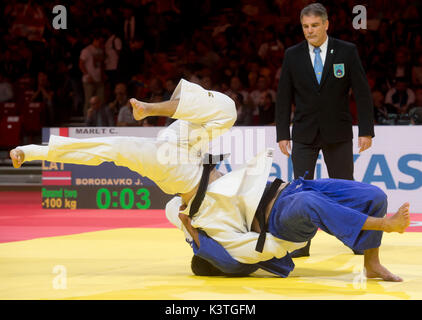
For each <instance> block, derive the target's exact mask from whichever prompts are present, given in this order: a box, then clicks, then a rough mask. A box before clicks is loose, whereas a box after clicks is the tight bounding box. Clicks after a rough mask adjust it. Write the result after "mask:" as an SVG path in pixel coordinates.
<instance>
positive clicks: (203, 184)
mask: <svg viewBox="0 0 422 320" xmlns="http://www.w3.org/2000/svg"><path fill="white" fill-rule="evenodd" d="M228 156H229V154H228V153H227V154H219V155H212V154H209V153H206V154H205V157H204V164H203V166H204V170H203V171H202V176H201V181H200V182H199V187H198V191H197V192H196V195H195V198H193V200H192V204H191V206H190V210H189V217H191V218H192V217H193V216H194V215H195V214H196V213H197V212H198V210H199V207H200V206H201V204H202V201H203V200H204V197H205V193H206V191H207V187H208V182H209V180H210V173H211V171H212V169H214V167H215V166H216V165H217V163H219V162H220V161H222V160H223V159H225V158H227V157H228Z"/></svg>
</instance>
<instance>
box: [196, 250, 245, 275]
mask: <svg viewBox="0 0 422 320" xmlns="http://www.w3.org/2000/svg"><path fill="white" fill-rule="evenodd" d="M191 269H192V272H193V274H194V275H196V276H205V277H213V276H226V277H246V276H247V275H248V274H247V273H225V272H223V271H221V270H220V269H218V268H217V267H215V266H214V265H213V264H211V263H210V262H208V261H207V260H205V259H203V258H201V257H199V256H197V255H194V256H193V257H192V261H191Z"/></svg>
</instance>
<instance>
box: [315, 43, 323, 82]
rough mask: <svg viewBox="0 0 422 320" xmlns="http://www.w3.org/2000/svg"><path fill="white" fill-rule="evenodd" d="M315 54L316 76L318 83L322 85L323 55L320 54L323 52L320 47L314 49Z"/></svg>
mask: <svg viewBox="0 0 422 320" xmlns="http://www.w3.org/2000/svg"><path fill="white" fill-rule="evenodd" d="M314 52H315V60H314V71H315V76H316V78H317V80H318V83H321V77H322V68H323V66H322V59H321V55H320V54H319V53H320V52H321V48H319V47H316V48H314Z"/></svg>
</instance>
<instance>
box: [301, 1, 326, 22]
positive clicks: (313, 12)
mask: <svg viewBox="0 0 422 320" xmlns="http://www.w3.org/2000/svg"><path fill="white" fill-rule="evenodd" d="M303 16H317V17H321V18H322V20H323V21H325V20H327V19H328V14H327V10H326V9H325V7H324V6H323V5H322V4H321V3H318V2H316V3H311V4H310V5H307V6H306V7H305V8H303V9H302V11H301V12H300V20H301V21H302V18H303Z"/></svg>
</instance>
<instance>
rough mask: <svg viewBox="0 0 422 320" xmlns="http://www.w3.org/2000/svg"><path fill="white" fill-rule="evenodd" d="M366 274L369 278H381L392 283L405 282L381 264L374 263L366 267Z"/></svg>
mask: <svg viewBox="0 0 422 320" xmlns="http://www.w3.org/2000/svg"><path fill="white" fill-rule="evenodd" d="M365 272H366V277H367V278H371V279H373V278H381V279H382V280H384V281H392V282H401V281H403V279H402V278H400V277H399V276H397V275H395V274H392V273H391V272H390V271H388V270H387V268H385V267H384V266H383V265H381V264H380V263H373V264H368V265H365Z"/></svg>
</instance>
